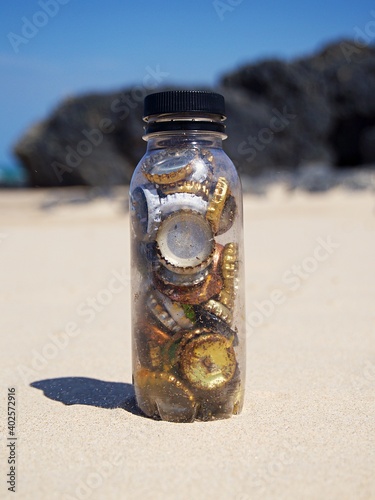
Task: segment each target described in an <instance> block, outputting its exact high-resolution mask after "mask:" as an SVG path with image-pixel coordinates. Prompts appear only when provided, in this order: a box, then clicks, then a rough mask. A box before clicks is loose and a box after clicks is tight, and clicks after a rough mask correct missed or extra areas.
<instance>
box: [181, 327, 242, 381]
mask: <svg viewBox="0 0 375 500" xmlns="http://www.w3.org/2000/svg"><path fill="white" fill-rule="evenodd" d="M179 362H180V368H181V371H182V373H183V375H184V377H185V378H186V379H187V380H188V381H189V382H190V384H191V385H192V386H193V387H194V388H197V389H203V390H213V389H217V388H219V387H223V386H224V385H225V384H227V383H228V382H229V381H230V380H231V379H232V377H233V375H234V373H235V371H236V366H237V363H236V356H235V353H234V349H233V347H232V345H231V344H230V343H229V342H228V340H227V339H226V338H225V337H223V336H222V335H220V334H217V333H206V334H203V335H200V336H198V337H195V338H193V339H192V340H190V342H188V343H187V345H186V346H185V347H184V349H183V350H182V352H181V354H180V359H179Z"/></svg>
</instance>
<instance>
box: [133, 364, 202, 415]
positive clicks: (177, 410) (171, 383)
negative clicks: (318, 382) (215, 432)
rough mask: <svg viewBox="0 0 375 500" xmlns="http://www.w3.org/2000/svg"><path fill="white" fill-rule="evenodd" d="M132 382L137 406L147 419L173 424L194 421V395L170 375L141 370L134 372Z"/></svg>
mask: <svg viewBox="0 0 375 500" xmlns="http://www.w3.org/2000/svg"><path fill="white" fill-rule="evenodd" d="M134 382H135V391H136V397H137V402H138V405H139V407H140V408H141V410H142V411H143V412H144V413H145V414H146V415H148V416H149V417H154V418H155V417H158V416H160V417H161V418H162V419H163V420H172V421H175V422H189V421H193V420H194V418H195V414H196V404H195V400H194V395H193V393H192V392H191V391H190V389H188V387H186V385H185V384H184V383H183V382H181V380H179V379H178V378H177V377H175V376H174V375H172V374H171V373H167V372H159V371H151V370H148V369H146V368H141V369H140V370H137V371H136V372H135V374H134Z"/></svg>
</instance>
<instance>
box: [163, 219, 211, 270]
mask: <svg viewBox="0 0 375 500" xmlns="http://www.w3.org/2000/svg"><path fill="white" fill-rule="evenodd" d="M156 243H157V249H158V252H159V254H160V257H161V259H162V260H163V262H164V264H165V266H166V267H168V268H169V269H171V270H173V271H174V272H176V273H179V274H192V273H194V272H197V271H199V270H200V269H204V268H206V267H207V266H208V265H209V264H210V262H211V261H212V257H213V251H214V247H215V241H214V238H213V234H212V229H211V226H210V224H209V223H208V222H207V220H206V219H205V218H204V217H203V216H202V215H201V214H199V213H198V212H194V211H193V210H186V209H185V210H179V211H177V212H173V213H172V214H170V215H169V216H168V217H167V218H166V219H165V220H163V221H162V223H161V224H160V227H159V229H158V232H157V235H156Z"/></svg>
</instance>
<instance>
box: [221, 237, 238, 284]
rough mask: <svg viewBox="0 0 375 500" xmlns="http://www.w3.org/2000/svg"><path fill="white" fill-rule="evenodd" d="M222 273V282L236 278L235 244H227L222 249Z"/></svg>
mask: <svg viewBox="0 0 375 500" xmlns="http://www.w3.org/2000/svg"><path fill="white" fill-rule="evenodd" d="M222 273H223V278H224V281H225V280H234V279H236V278H237V277H238V245H237V244H236V243H227V244H226V245H225V247H224V250H223V264H222Z"/></svg>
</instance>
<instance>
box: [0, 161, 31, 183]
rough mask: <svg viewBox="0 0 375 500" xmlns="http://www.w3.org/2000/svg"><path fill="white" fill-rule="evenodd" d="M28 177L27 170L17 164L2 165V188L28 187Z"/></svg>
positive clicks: (0, 175)
mask: <svg viewBox="0 0 375 500" xmlns="http://www.w3.org/2000/svg"><path fill="white" fill-rule="evenodd" d="M27 185H28V176H27V172H26V170H25V169H24V168H23V167H22V166H21V165H19V164H17V163H13V164H11V163H2V164H0V187H26V186H27Z"/></svg>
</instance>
